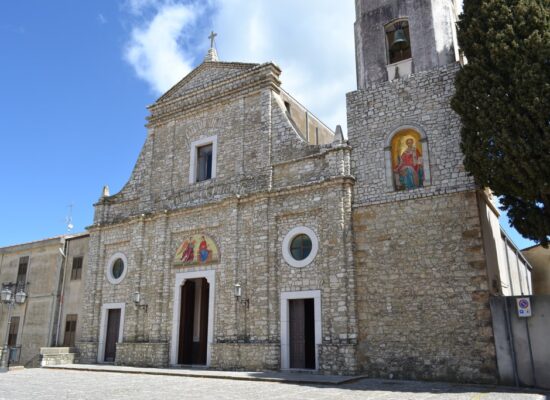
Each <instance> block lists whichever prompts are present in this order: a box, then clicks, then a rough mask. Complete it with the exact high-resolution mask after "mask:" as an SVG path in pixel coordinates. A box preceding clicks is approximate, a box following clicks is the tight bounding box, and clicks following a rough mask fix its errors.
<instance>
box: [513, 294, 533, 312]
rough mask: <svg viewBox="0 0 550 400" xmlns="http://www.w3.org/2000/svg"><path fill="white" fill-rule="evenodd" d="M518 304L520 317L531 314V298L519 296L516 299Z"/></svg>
mask: <svg viewBox="0 0 550 400" xmlns="http://www.w3.org/2000/svg"><path fill="white" fill-rule="evenodd" d="M516 303H517V305H518V317H530V316H531V299H529V297H519V298H517V299H516Z"/></svg>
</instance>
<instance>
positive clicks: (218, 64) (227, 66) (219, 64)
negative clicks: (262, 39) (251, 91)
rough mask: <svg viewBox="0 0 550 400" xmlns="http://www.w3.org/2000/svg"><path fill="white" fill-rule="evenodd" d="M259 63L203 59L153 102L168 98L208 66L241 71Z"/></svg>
mask: <svg viewBox="0 0 550 400" xmlns="http://www.w3.org/2000/svg"><path fill="white" fill-rule="evenodd" d="M259 65H260V64H256V63H241V62H224V61H215V62H212V61H205V62H203V63H202V64H201V65H199V66H198V67H197V68H195V69H194V70H193V71H191V72H190V73H188V74H187V75H186V76H185V77H184V78H183V79H181V80H180V81H179V82H178V83H176V84H175V85H174V86H172V87H171V88H170V89H169V90H168V91H167V92H166V93H164V94H163V95H162V96H160V97H159V98H158V99H157V101H156V102H155V103H160V102H163V101H165V100H167V99H169V98H170V96H171V95H172V94H173V93H175V92H177V91H178V89H180V88H181V87H182V86H185V84H186V83H188V82H190V81H191V80H192V79H193V77H195V76H196V75H198V74H199V73H200V72H201V71H203V70H205V69H208V68H215V69H242V70H243V71H246V70H250V69H252V68H255V67H257V66H259Z"/></svg>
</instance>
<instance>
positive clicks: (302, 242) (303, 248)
mask: <svg viewBox="0 0 550 400" xmlns="http://www.w3.org/2000/svg"><path fill="white" fill-rule="evenodd" d="M290 254H291V255H292V258H294V259H295V260H297V261H302V260H303V259H305V258H307V256H309V255H310V254H311V238H310V237H309V236H308V235H305V234H303V233H301V234H299V235H298V236H296V237H295V238H294V239H292V241H291V242H290Z"/></svg>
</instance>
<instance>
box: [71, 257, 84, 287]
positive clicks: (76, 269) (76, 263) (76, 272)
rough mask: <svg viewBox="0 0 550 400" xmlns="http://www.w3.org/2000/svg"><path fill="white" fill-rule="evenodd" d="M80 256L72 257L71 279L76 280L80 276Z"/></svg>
mask: <svg viewBox="0 0 550 400" xmlns="http://www.w3.org/2000/svg"><path fill="white" fill-rule="evenodd" d="M82 259H83V258H82V257H73V268H72V270H71V280H72V281H74V280H77V279H80V278H81V277H82Z"/></svg>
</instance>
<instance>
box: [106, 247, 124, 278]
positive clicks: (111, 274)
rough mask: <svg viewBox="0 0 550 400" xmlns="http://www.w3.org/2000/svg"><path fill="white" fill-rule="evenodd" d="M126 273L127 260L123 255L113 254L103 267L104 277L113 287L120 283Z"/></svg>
mask: <svg viewBox="0 0 550 400" xmlns="http://www.w3.org/2000/svg"><path fill="white" fill-rule="evenodd" d="M127 272H128V260H127V259H126V256H125V255H124V254H123V253H115V254H113V255H112V256H111V258H109V261H108V262H107V265H105V276H106V277H107V280H108V281H109V282H111V283H112V284H113V285H116V284H119V283H120V282H122V280H123V279H124V277H125V276H126V273H127Z"/></svg>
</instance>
